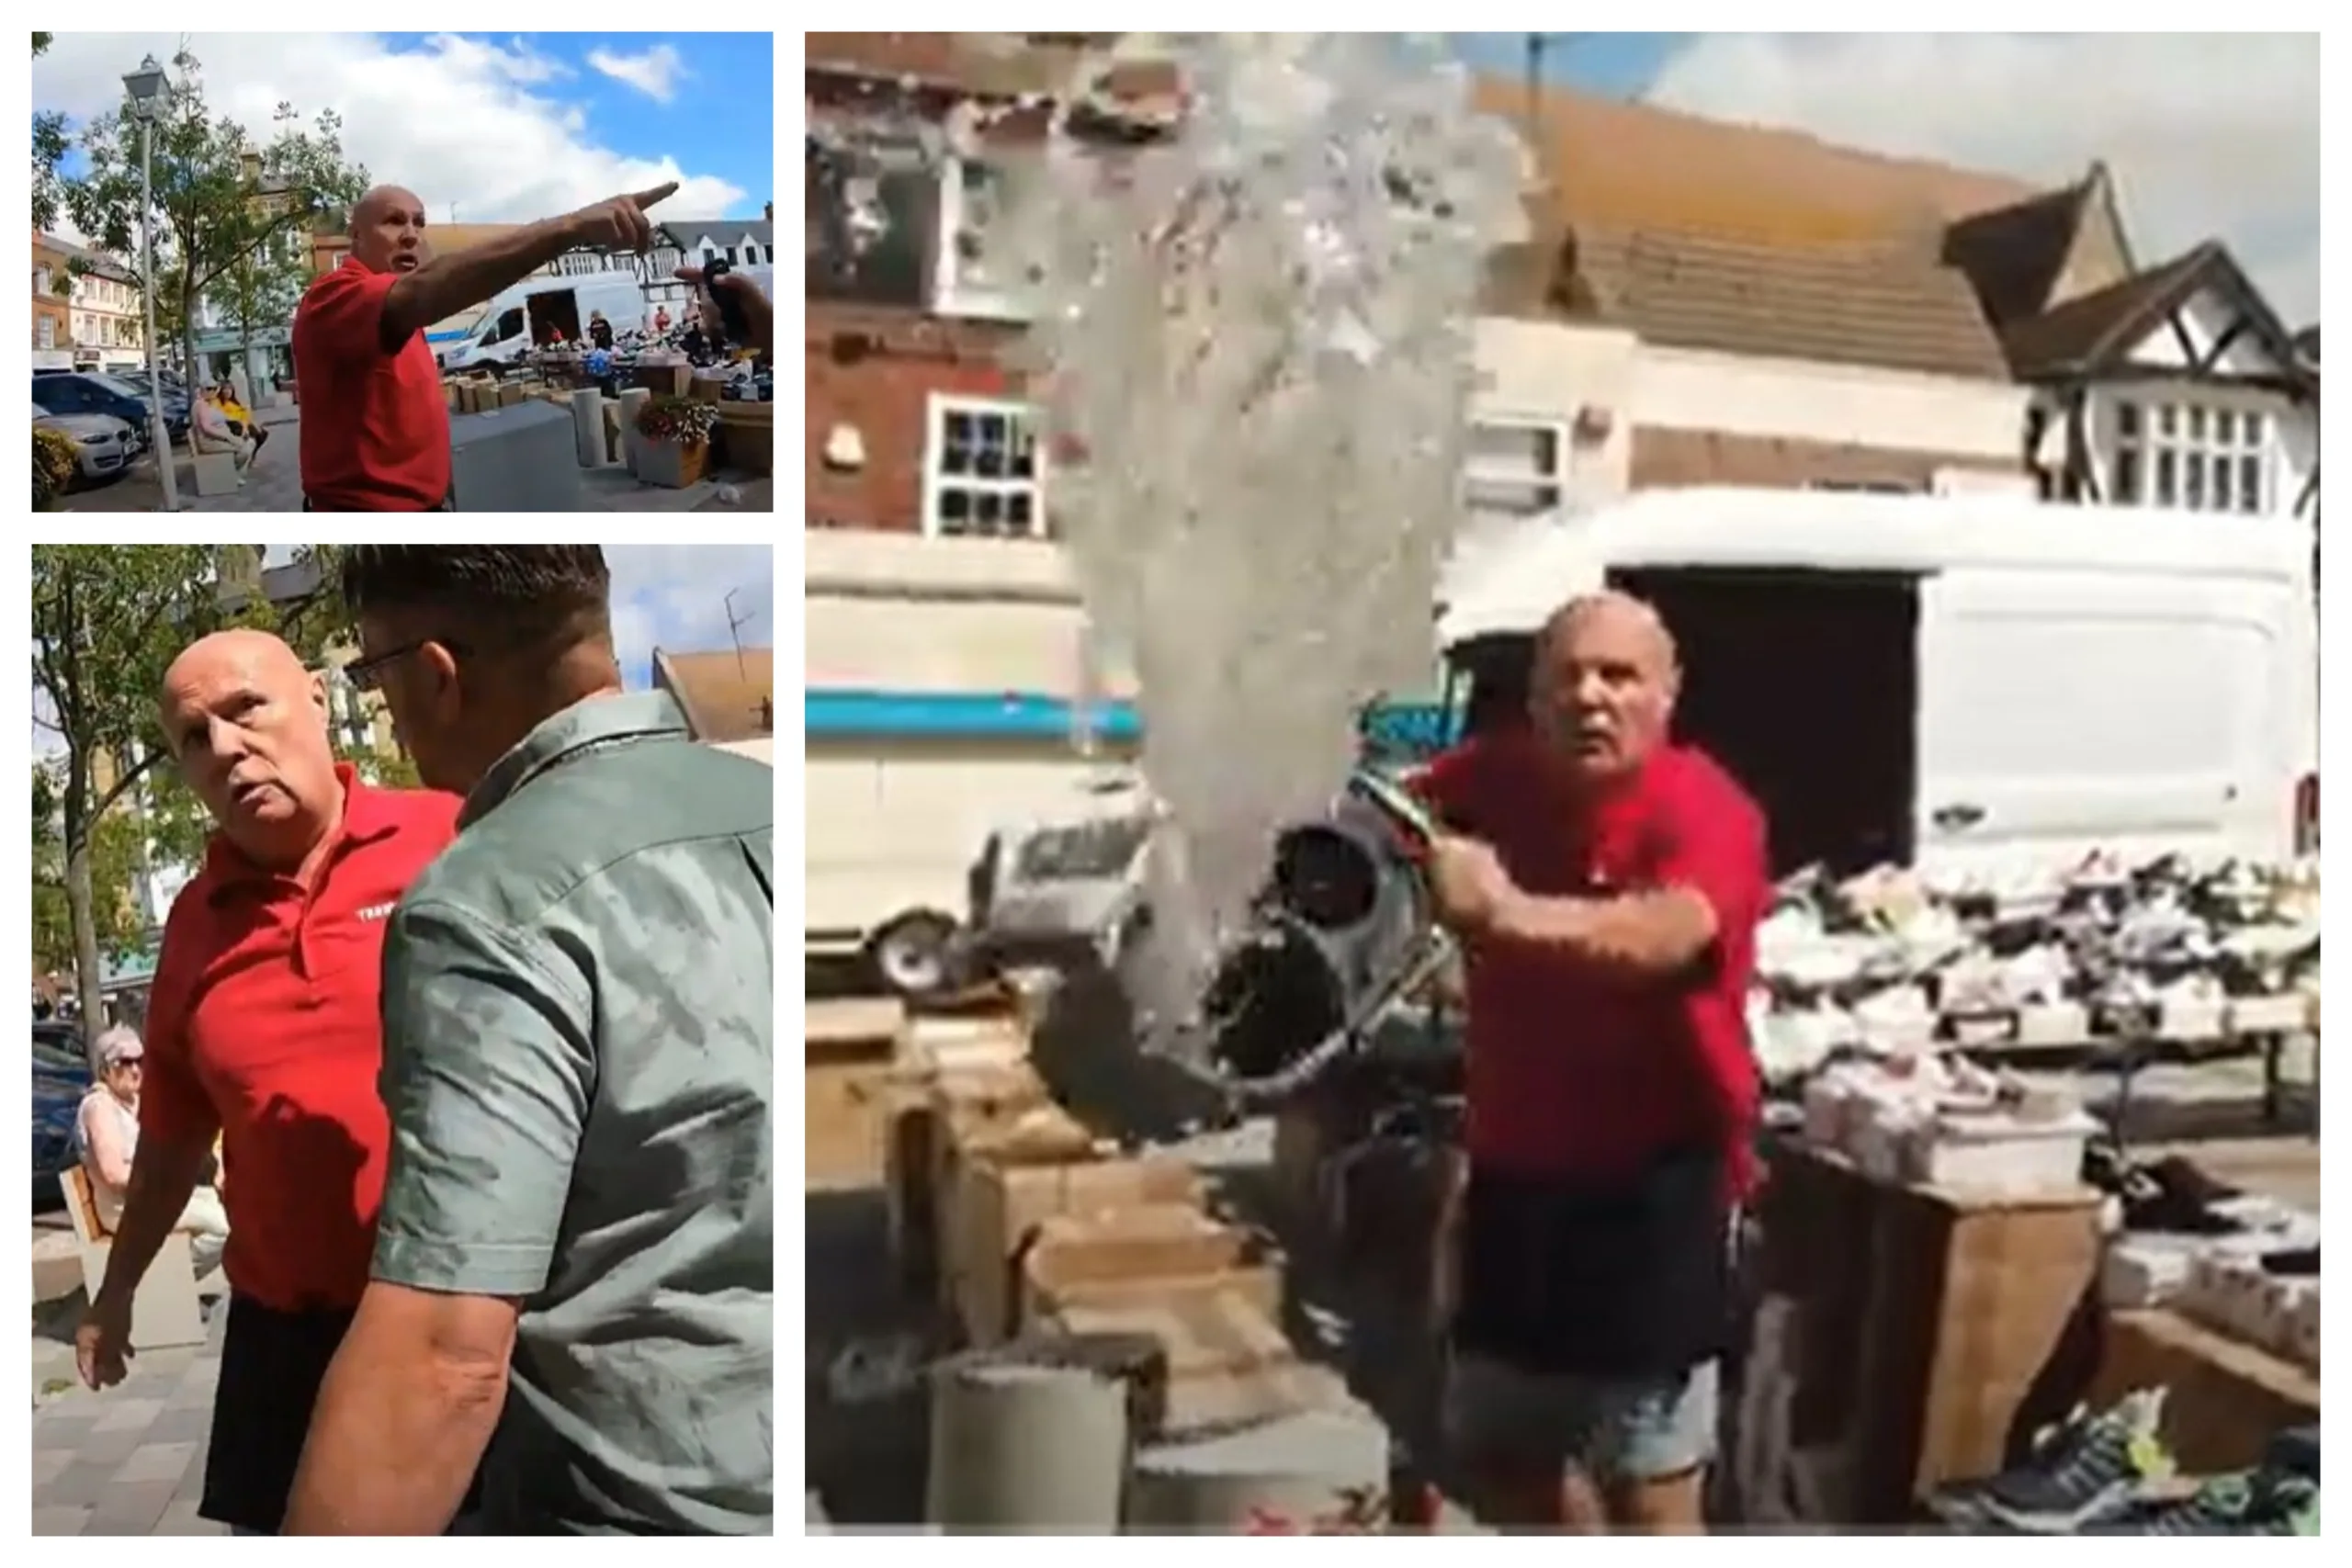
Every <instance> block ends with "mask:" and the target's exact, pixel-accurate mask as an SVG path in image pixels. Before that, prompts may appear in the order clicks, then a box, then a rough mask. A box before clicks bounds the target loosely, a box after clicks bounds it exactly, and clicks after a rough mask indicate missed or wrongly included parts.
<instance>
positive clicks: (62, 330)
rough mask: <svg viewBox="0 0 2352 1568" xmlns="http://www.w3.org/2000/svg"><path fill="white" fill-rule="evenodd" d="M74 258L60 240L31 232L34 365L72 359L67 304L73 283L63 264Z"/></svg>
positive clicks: (66, 363)
mask: <svg viewBox="0 0 2352 1568" xmlns="http://www.w3.org/2000/svg"><path fill="white" fill-rule="evenodd" d="M72 259H73V258H72V257H71V255H70V254H68V253H67V251H66V248H65V246H64V243H62V241H58V240H52V239H51V238H50V237H49V236H48V235H47V234H35V235H34V236H33V344H32V346H33V365H34V367H36V368H42V369H46V368H50V367H59V368H62V367H66V366H70V365H72V364H73V363H74V316H73V308H72V306H71V305H69V304H68V302H67V301H68V300H69V299H70V298H71V295H72V289H73V283H72V280H71V279H70V278H69V277H68V276H67V275H66V265H67V263H68V262H70V261H71V260H72Z"/></svg>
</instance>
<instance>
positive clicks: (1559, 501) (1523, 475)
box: [1462, 412, 1576, 517]
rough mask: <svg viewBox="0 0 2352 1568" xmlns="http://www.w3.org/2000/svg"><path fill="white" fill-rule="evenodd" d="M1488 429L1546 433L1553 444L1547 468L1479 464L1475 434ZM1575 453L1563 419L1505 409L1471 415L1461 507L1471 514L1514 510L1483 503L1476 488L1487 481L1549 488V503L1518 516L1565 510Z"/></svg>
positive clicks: (1569, 433) (1463, 465)
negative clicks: (1528, 469) (1535, 469)
mask: <svg viewBox="0 0 2352 1568" xmlns="http://www.w3.org/2000/svg"><path fill="white" fill-rule="evenodd" d="M1490 430H1491V431H1515V432H1533V433H1535V434H1541V435H1545V436H1549V437H1550V438H1551V444H1552V463H1551V467H1550V468H1549V470H1548V471H1539V472H1537V473H1534V474H1530V473H1527V472H1524V471H1521V470H1518V469H1511V470H1508V471H1506V470H1504V469H1501V468H1493V467H1488V466H1484V465H1482V464H1481V463H1480V461H1479V459H1478V456H1477V436H1478V434H1479V432H1481V431H1490ZM1574 452H1575V447H1574V445H1573V433H1572V431H1571V430H1570V428H1569V425H1568V422H1567V421H1566V420H1562V419H1547V418H1544V416H1543V415H1540V414H1520V413H1504V412H1496V413H1479V414H1474V415H1473V416H1472V418H1471V421H1470V440H1469V442H1468V443H1467V444H1466V445H1465V446H1464V449H1463V454H1462V504H1463V508H1464V511H1465V512H1473V513H1483V512H1492V513H1510V512H1511V511H1513V508H1510V507H1508V506H1485V505H1482V504H1481V503H1480V502H1479V501H1478V497H1477V487H1478V486H1480V485H1482V484H1486V485H1504V486H1510V487H1513V488H1533V489H1537V490H1548V491H1551V500H1550V502H1549V504H1548V505H1539V506H1537V507H1534V508H1533V509H1532V510H1530V511H1527V512H1525V513H1520V515H1523V516H1529V517H1540V516H1545V515H1555V514H1557V513H1560V512H1563V511H1565V510H1566V507H1567V503H1568V479H1569V474H1570V471H1571V470H1572V469H1573V468H1575V466H1576V458H1575V456H1574Z"/></svg>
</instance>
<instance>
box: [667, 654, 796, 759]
mask: <svg viewBox="0 0 2352 1568" xmlns="http://www.w3.org/2000/svg"><path fill="white" fill-rule="evenodd" d="M653 684H654V686H655V687H656V688H657V689H659V690H662V691H665V692H667V693H669V694H670V695H671V696H673V698H675V699H676V700H677V704H678V706H679V707H680V708H681V709H683V710H684V713H685V716H686V732H687V733H688V734H690V735H692V736H693V737H694V738H695V739H697V740H748V739H752V737H754V736H760V735H766V734H769V733H771V732H772V731H773V730H774V729H775V649H769V648H747V649H743V650H742V652H741V654H738V653H735V652H733V651H731V650H730V651H729V652H725V653H671V652H667V651H665V650H664V649H658V648H657V649H654V650H653Z"/></svg>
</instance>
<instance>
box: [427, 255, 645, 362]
mask: <svg viewBox="0 0 2352 1568" xmlns="http://www.w3.org/2000/svg"><path fill="white" fill-rule="evenodd" d="M595 310H602V311H603V312H605V320H606V321H611V322H612V323H613V330H614V331H615V332H626V331H628V330H629V329H631V328H633V327H641V326H643V325H644V324H645V321H646V318H647V317H648V316H649V315H650V311H649V310H648V309H647V307H646V303H645V290H644V288H643V287H642V286H641V285H640V284H639V282H638V279H637V275H636V274H635V273H632V272H601V273H589V274H585V275H583V276H578V277H528V278H525V279H524V280H523V281H522V282H520V283H518V284H515V286H514V287H513V288H503V289H501V290H500V291H499V292H498V293H496V294H494V295H492V296H491V298H490V300H489V302H488V303H487V304H485V305H484V306H483V307H482V312H481V320H479V321H476V322H475V323H474V325H473V330H472V331H471V332H470V333H468V334H467V335H466V336H465V338H464V339H463V340H461V341H459V342H457V343H453V344H449V345H448V346H447V347H446V348H444V349H442V350H440V351H439V352H438V353H437V354H436V355H435V357H436V358H437V359H438V360H439V361H440V362H441V368H442V369H444V370H480V369H486V368H490V367H500V368H504V369H511V368H513V367H515V365H517V364H519V363H520V362H521V361H522V358H523V356H524V355H526V354H528V353H529V352H530V350H531V344H532V342H533V337H534V329H535V328H536V327H537V326H538V325H539V324H540V323H542V322H547V321H552V322H554V323H555V324H556V325H558V326H560V327H561V328H562V329H563V336H564V341H565V342H566V343H579V342H581V341H582V338H583V336H584V334H585V329H586V325H587V321H588V317H589V314H590V312H592V311H595Z"/></svg>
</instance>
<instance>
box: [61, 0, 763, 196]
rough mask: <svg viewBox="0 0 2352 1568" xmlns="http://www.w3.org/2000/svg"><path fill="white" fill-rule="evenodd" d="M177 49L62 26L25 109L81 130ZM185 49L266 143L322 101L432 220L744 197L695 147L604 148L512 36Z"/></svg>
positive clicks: (219, 107)
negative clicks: (128, 75) (643, 197)
mask: <svg viewBox="0 0 2352 1568" xmlns="http://www.w3.org/2000/svg"><path fill="white" fill-rule="evenodd" d="M179 47H180V39H179V37H178V36H177V35H175V34H167V33H153V34H143V35H142V34H137V33H111V34H110V33H60V34H58V35H57V40H56V42H55V43H54V44H53V45H51V49H50V51H49V52H48V53H47V54H44V55H42V56H41V57H40V59H38V60H36V61H34V62H33V65H32V80H33V105H34V107H36V108H40V109H62V110H64V111H65V112H66V113H67V114H69V115H71V116H72V117H73V119H74V125H75V127H76V128H77V129H78V128H79V126H80V125H81V124H82V123H84V122H85V121H86V120H89V119H91V118H96V116H98V115H101V114H104V113H106V112H107V111H108V110H109V109H112V108H114V107H117V106H118V105H119V104H120V102H121V100H122V75H123V73H124V72H126V71H130V70H132V69H135V68H136V67H137V65H138V63H139V60H140V57H141V55H142V54H148V53H152V54H153V55H154V56H155V58H156V59H158V60H165V61H168V60H169V59H171V58H172V56H173V54H174V53H175V51H177V50H178V49H179ZM187 47H188V51H189V52H190V53H192V54H193V55H195V56H196V58H197V60H198V62H200V63H201V66H202V75H203V82H204V89H205V98H206V102H207V104H208V106H209V107H210V109H211V111H212V112H213V113H214V114H215V115H216V116H218V115H220V114H227V115H229V116H231V117H232V118H235V119H236V120H238V121H239V122H240V123H242V124H243V126H244V127H245V128H246V130H248V132H249V133H251V134H253V135H254V136H256V137H259V138H263V139H266V138H267V137H268V136H269V135H270V134H271V122H272V118H273V116H274V115H275V113H276V111H277V105H278V104H279V103H280V102H281V101H288V102H291V103H292V104H293V106H294V107H295V109H296V110H297V112H298V113H299V114H300V116H301V117H302V118H303V121H304V123H305V124H307V123H308V122H309V121H310V120H311V119H312V118H315V117H316V116H317V114H318V112H319V111H320V110H321V109H326V108H332V109H334V111H335V112H336V113H338V114H340V115H341V116H342V117H343V145H344V152H345V157H346V158H348V159H349V160H350V161H351V162H353V163H354V164H366V165H367V166H368V174H369V175H371V176H372V177H373V178H374V179H376V180H377V181H379V182H380V183H383V184H388V185H399V186H407V187H408V188H410V189H412V190H413V191H415V192H416V194H417V195H418V196H419V197H423V198H424V203H425V208H426V211H427V213H428V215H429V216H430V218H431V220H433V221H434V222H437V223H447V222H450V221H453V220H455V221H458V222H469V223H501V222H526V221H529V220H533V219H538V218H549V217H554V216H556V215H557V214H560V213H564V212H569V211H571V210H572V209H575V208H579V207H583V206H586V205H587V204H588V203H590V202H592V201H601V200H603V199H604V198H605V197H610V196H615V195H617V194H619V193H621V192H624V191H632V190H641V189H643V188H645V187H646V186H653V185H659V184H661V183H662V182H663V181H664V180H673V179H674V180H676V181H678V182H679V188H678V193H677V194H676V195H675V196H673V197H671V198H670V199H669V201H668V202H667V203H665V204H664V207H663V215H664V216H673V215H674V216H677V217H681V218H714V217H717V216H718V215H719V214H721V213H723V212H724V211H726V210H727V209H728V208H729V207H730V206H735V205H738V204H740V203H742V202H744V201H746V200H748V199H749V198H750V197H751V196H752V194H753V193H751V192H746V191H743V190H741V189H739V188H738V187H736V186H734V185H732V184H730V183H729V182H728V181H726V180H724V179H721V178H719V177H718V176H716V175H707V174H696V173H695V172H694V167H693V165H694V163H695V156H696V152H697V149H696V148H695V146H694V145H693V144H692V143H691V141H687V142H684V143H683V144H681V145H678V146H675V147H665V148H663V149H662V151H661V152H660V154H659V155H658V156H650V157H649V156H645V155H641V154H637V153H631V154H623V153H621V152H616V151H614V150H613V149H611V148H609V147H605V146H602V145H600V144H598V143H597V142H596V141H594V138H593V137H591V136H590V134H589V132H588V130H587V117H586V113H585V110H584V108H583V107H582V105H581V104H580V103H578V102H576V101H573V100H571V99H570V98H567V97H566V96H564V94H565V89H566V84H567V82H568V81H571V79H572V78H573V76H574V73H572V72H571V68H570V67H568V66H565V65H563V64H562V63H561V62H558V61H554V60H551V59H548V57H547V56H545V55H543V54H540V53H538V52H537V51H534V50H533V49H532V48H531V47H530V46H529V45H528V44H527V43H526V42H524V41H523V40H522V39H509V40H508V41H506V42H503V43H499V42H488V41H483V40H481V39H458V38H450V37H446V36H444V37H437V38H435V39H432V40H431V42H430V43H429V44H428V45H427V46H426V47H425V48H424V49H423V50H420V51H412V52H407V53H401V54H394V53H392V52H390V51H389V50H388V49H387V48H386V47H385V46H384V44H383V42H382V41H381V40H379V39H375V38H371V37H368V36H367V35H364V34H357V33H215V34H197V35H195V36H194V37H192V38H190V39H188V42H187ZM758 194H760V195H762V196H764V195H765V193H764V192H762V193H758ZM67 237H68V238H73V237H74V236H73V235H71V234H70V233H69V234H68V235H67Z"/></svg>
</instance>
